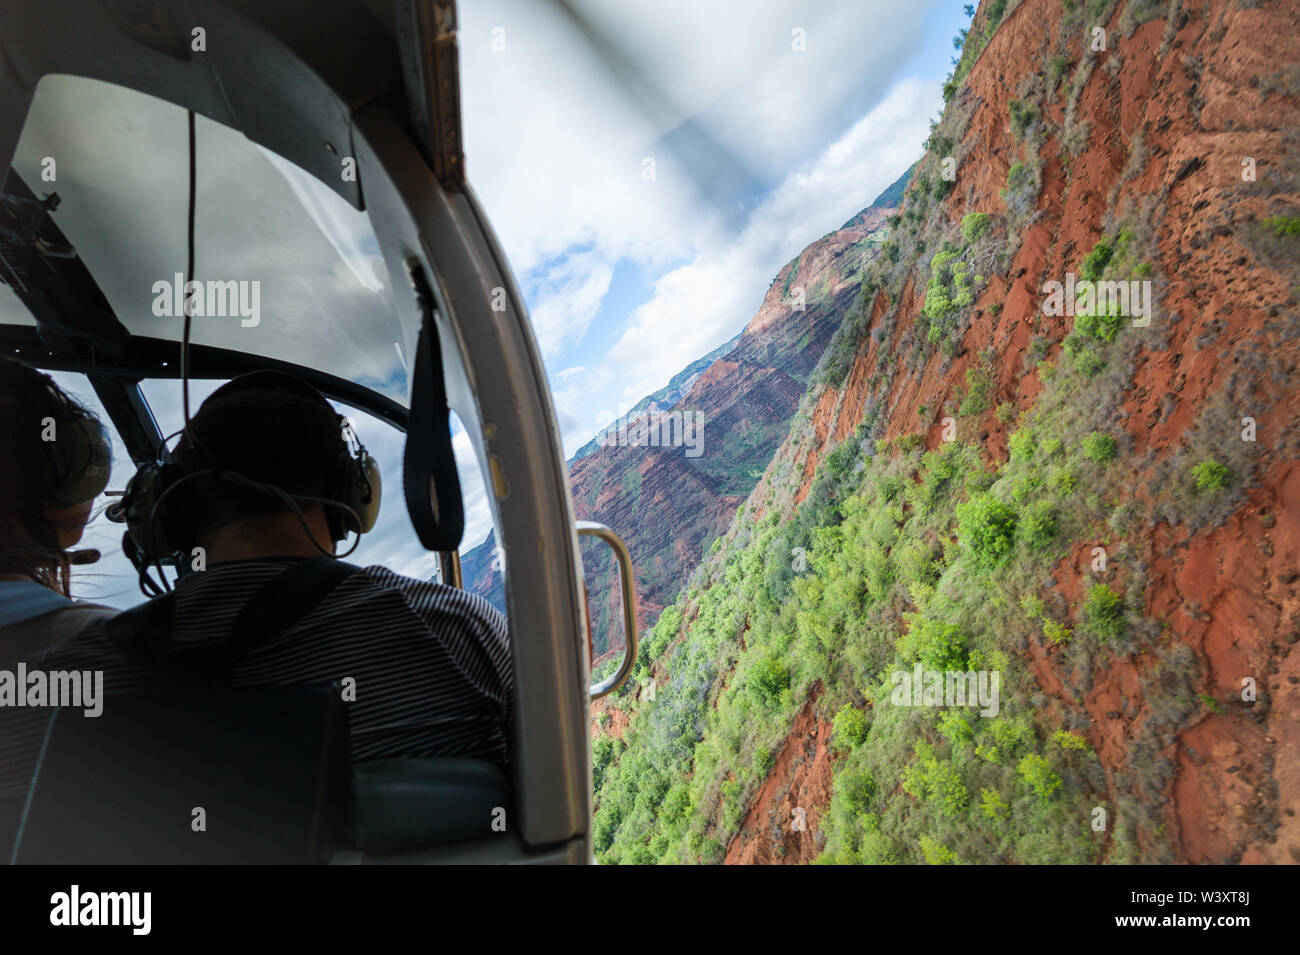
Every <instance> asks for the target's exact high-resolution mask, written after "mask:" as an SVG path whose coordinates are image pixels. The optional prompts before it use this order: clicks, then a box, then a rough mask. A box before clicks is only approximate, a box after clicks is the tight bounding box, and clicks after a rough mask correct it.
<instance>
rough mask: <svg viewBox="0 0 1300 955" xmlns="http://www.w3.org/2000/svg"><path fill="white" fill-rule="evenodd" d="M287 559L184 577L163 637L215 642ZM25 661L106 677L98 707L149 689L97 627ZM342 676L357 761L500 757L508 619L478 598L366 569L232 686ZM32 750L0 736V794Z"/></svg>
mask: <svg viewBox="0 0 1300 955" xmlns="http://www.w3.org/2000/svg"><path fill="white" fill-rule="evenodd" d="M288 564H289V562H286V561H274V560H271V561H264V560H259V561H240V562H234V563H229V564H216V565H212V566H210V567H209V568H208V569H207V570H205V571H203V572H201V573H198V574H195V575H194V576H192V577H189V578H187V579H186V580H184V581H182V582H181V583H180V584H179V585H178V586H177V588H176V605H175V612H174V617H173V624H172V639H173V640H174V641H178V642H186V641H192V642H199V641H207V640H214V639H224V638H225V637H226V636H228V634H229V633H230V630H231V628H232V626H233V624H234V622H235V619H236V618H237V617H238V616H239V612H240V610H241V609H242V608H243V606H244V604H245V603H246V602H247V600H248V599H249V598H250V597H251V596H252V595H253V594H254V593H255V592H256V591H257V590H258V589H259V588H260V587H262V586H263V585H264V584H265V583H266V582H267V581H268V580H270V579H271V578H272V577H274V576H276V575H277V574H279V573H281V572H282V571H283V570H285V568H286V567H287V566H288ZM27 665H28V669H29V670H32V669H41V670H47V671H48V670H102V671H104V696H105V698H106V699H105V702H104V707H105V708H106V709H107V708H108V707H111V706H112V705H113V701H112V696H113V695H114V694H120V693H129V692H132V691H136V690H143V689H146V688H151V687H154V686H156V682H155V679H154V678H153V677H152V676H151V675H150V674H149V673H148V672H147V671H146V670H145V669H143V668H142V667H141V666H140V665H139V664H137V663H136V662H135V660H134V659H132V658H130V657H128V656H127V655H125V654H124V653H123V652H122V651H121V650H119V649H118V647H117V646H116V645H115V644H114V643H113V642H112V641H111V640H109V638H108V637H107V636H106V635H105V633H104V631H103V628H102V624H94V625H92V626H90V627H89V628H87V629H86V630H85V631H83V632H82V633H81V634H79V635H77V636H75V637H73V638H71V639H70V640H68V641H66V642H65V643H63V644H62V645H60V646H58V647H55V648H54V649H51V650H49V651H48V652H46V653H44V654H42V655H40V656H39V657H37V658H35V659H33V660H29V661H27ZM347 677H351V678H352V680H353V681H355V700H354V701H351V702H348V703H347V704H346V705H347V707H348V723H349V731H350V736H351V743H352V758H353V760H354V761H361V760H367V759H378V758H384V757H419V756H465V757H471V758H475V759H483V760H489V761H492V762H496V763H499V764H504V763H505V762H506V760H507V755H508V754H507V745H508V743H507V741H508V738H509V725H510V718H511V703H512V688H513V680H512V675H511V668H510V648H509V642H508V636H507V631H506V624H505V619H504V618H503V617H502V616H501V614H500V612H498V611H497V610H496V608H494V607H493V606H492V605H491V604H489V603H488V602H487V601H486V600H484V599H483V598H482V597H480V596H478V595H476V594H472V593H469V592H467V591H464V590H457V589H455V588H452V587H447V586H444V585H442V584H438V583H431V582H427V581H420V580H412V579H410V578H407V577H402V576H400V575H398V574H395V573H393V572H392V571H390V570H388V569H386V568H384V567H378V566H374V567H366V568H364V569H362V570H360V571H358V572H356V573H354V574H352V575H351V576H350V577H348V578H347V579H346V580H344V581H343V583H341V584H340V585H339V586H337V587H336V588H335V589H334V590H333V591H331V592H330V593H329V594H328V595H327V596H326V597H325V598H324V599H323V600H322V601H321V602H320V603H319V604H317V605H316V607H314V608H313V609H312V610H311V611H310V612H309V613H308V614H307V615H306V616H304V617H303V618H302V619H301V620H299V621H298V622H297V623H295V624H294V625H293V626H291V627H290V628H288V629H286V630H285V631H283V632H282V633H281V634H279V635H278V636H276V637H274V638H272V639H271V640H270V641H268V642H266V643H264V644H262V645H260V646H258V647H256V648H255V649H253V650H252V651H250V652H249V653H248V655H247V656H245V657H243V658H242V659H241V660H240V661H239V662H238V664H237V665H236V667H235V672H234V685H235V686H268V685H270V686H275V685H281V686H284V685H308V684H323V683H329V682H331V681H335V680H339V681H342V680H344V679H345V678H347ZM42 723H43V721H42ZM36 725H37V724H33V726H34V727H35V726H36ZM11 732H12V731H11ZM21 735H22V736H24V737H26V736H28V734H27V733H22V734H21ZM38 749H39V734H36V735H33V736H32V738H31V739H15V738H13V737H12V736H10V738H9V739H7V740H0V795H6V794H7V793H5V792H4V791H5V790H8V791H9V793H15V790H16V789H18V788H21V789H22V790H24V791H25V788H26V785H27V781H28V780H30V773H31V767H32V766H33V765H34V760H35V755H36V751H37V750H38ZM15 794H16V793H15Z"/></svg>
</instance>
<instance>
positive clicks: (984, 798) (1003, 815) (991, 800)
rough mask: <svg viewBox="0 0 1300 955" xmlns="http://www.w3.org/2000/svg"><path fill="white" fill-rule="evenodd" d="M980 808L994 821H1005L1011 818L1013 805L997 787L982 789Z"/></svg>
mask: <svg viewBox="0 0 1300 955" xmlns="http://www.w3.org/2000/svg"><path fill="white" fill-rule="evenodd" d="M980 809H981V810H983V812H984V815H986V816H987V817H988V818H990V819H992V820H993V821H994V822H1003V821H1005V820H1007V819H1010V818H1011V806H1010V804H1008V803H1007V801H1006V800H1005V799H1003V798H1002V797H1001V796H1000V795H999V794H998V792H997V790H995V789H981V790H980Z"/></svg>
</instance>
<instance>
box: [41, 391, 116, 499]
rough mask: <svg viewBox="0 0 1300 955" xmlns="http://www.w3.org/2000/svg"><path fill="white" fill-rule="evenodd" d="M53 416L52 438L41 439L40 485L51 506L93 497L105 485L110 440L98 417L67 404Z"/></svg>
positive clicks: (109, 465) (110, 462)
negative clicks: (91, 416)
mask: <svg viewBox="0 0 1300 955" xmlns="http://www.w3.org/2000/svg"><path fill="white" fill-rule="evenodd" d="M53 417H54V440H53V441H44V440H42V441H41V489H42V493H43V496H44V500H45V503H46V504H47V505H48V506H50V507H74V506H75V505H77V504H84V503H86V502H87V501H93V500H94V499H95V498H97V497H99V495H101V494H103V493H104V489H105V488H106V487H108V479H109V475H110V473H111V472H112V468H113V444H112V441H111V440H110V439H109V436H108V431H107V430H106V429H105V428H104V426H103V424H101V423H100V422H99V421H98V420H97V419H95V418H90V417H87V416H85V415H83V414H78V413H77V412H76V411H74V410H73V409H72V408H71V407H70V406H67V405H64V410H63V411H62V412H61V413H60V414H59V415H58V416H53Z"/></svg>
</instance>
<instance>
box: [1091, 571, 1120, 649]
mask: <svg viewBox="0 0 1300 955" xmlns="http://www.w3.org/2000/svg"><path fill="white" fill-rule="evenodd" d="M1083 616H1084V620H1085V621H1086V623H1087V625H1088V630H1089V632H1091V633H1092V635H1093V636H1095V637H1096V638H1097V640H1098V641H1099V642H1101V643H1109V642H1110V641H1111V640H1114V639H1117V638H1118V637H1119V636H1121V635H1122V634H1123V633H1124V598H1123V597H1122V596H1120V595H1119V594H1117V593H1115V591H1113V590H1111V589H1110V588H1109V587H1107V586H1106V585H1105V584H1096V585H1094V586H1093V587H1092V589H1090V590H1089V591H1088V597H1087V599H1086V600H1085V601H1084V604H1083Z"/></svg>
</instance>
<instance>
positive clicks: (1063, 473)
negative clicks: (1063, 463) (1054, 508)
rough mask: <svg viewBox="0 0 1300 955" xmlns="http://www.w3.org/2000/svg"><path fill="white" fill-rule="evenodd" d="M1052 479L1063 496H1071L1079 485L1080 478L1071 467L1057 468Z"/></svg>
mask: <svg viewBox="0 0 1300 955" xmlns="http://www.w3.org/2000/svg"><path fill="white" fill-rule="evenodd" d="M1051 481H1052V484H1054V485H1055V486H1056V489H1057V491H1058V492H1060V494H1061V496H1062V497H1069V496H1070V495H1071V494H1073V493H1074V489H1075V488H1076V487H1078V486H1079V479H1078V478H1077V477H1076V476H1075V474H1074V472H1073V471H1071V470H1070V469H1069V468H1056V469H1055V470H1054V471H1052V477H1051Z"/></svg>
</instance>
